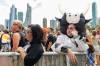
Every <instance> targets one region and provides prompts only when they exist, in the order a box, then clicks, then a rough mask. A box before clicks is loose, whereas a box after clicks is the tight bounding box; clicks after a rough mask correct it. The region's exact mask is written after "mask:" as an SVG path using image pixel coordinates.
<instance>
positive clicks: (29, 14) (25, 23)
mask: <svg viewBox="0 0 100 66" xmlns="http://www.w3.org/2000/svg"><path fill="white" fill-rule="evenodd" d="M31 14H32V8H31V6H30V5H29V4H27V11H26V17H25V22H24V24H23V25H24V26H25V27H27V26H28V25H30V24H31V18H32V16H31Z"/></svg>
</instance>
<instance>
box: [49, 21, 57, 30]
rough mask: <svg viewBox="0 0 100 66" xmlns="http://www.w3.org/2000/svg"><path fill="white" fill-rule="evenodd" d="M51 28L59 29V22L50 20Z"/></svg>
mask: <svg viewBox="0 0 100 66" xmlns="http://www.w3.org/2000/svg"><path fill="white" fill-rule="evenodd" d="M50 28H53V29H56V28H57V21H56V20H54V19H52V20H50Z"/></svg>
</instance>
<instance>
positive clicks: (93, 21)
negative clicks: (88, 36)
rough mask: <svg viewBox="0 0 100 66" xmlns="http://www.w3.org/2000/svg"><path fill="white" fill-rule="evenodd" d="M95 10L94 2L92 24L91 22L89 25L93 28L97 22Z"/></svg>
mask: <svg viewBox="0 0 100 66" xmlns="http://www.w3.org/2000/svg"><path fill="white" fill-rule="evenodd" d="M96 9H97V8H96V2H93V3H92V19H93V20H92V22H91V25H92V26H93V27H95V26H96V21H97V10H96Z"/></svg>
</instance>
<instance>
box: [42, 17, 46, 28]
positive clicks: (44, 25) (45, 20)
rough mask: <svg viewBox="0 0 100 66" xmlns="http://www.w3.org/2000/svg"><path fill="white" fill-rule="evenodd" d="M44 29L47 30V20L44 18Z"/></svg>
mask: <svg viewBox="0 0 100 66" xmlns="http://www.w3.org/2000/svg"><path fill="white" fill-rule="evenodd" d="M43 27H44V28H47V18H43Z"/></svg>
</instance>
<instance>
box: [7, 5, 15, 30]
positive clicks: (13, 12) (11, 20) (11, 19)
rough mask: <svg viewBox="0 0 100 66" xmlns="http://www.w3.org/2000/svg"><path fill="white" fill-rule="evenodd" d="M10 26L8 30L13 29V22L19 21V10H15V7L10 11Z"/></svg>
mask: <svg viewBox="0 0 100 66" xmlns="http://www.w3.org/2000/svg"><path fill="white" fill-rule="evenodd" d="M9 17H10V18H9V24H8V29H10V28H11V25H12V22H13V20H15V19H17V8H15V5H12V7H11V9H10V16H9Z"/></svg>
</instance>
